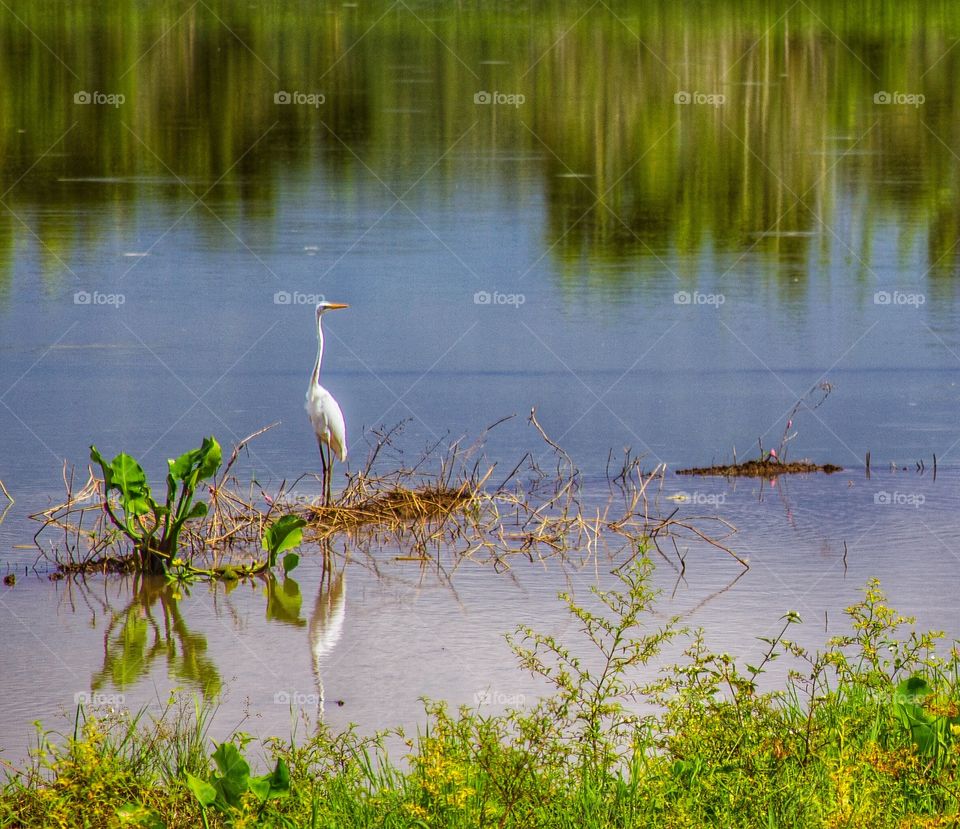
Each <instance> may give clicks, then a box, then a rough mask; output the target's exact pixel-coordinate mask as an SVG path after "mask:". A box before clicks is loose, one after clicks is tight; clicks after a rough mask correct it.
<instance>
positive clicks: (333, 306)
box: [327, 302, 350, 311]
mask: <svg viewBox="0 0 960 829" xmlns="http://www.w3.org/2000/svg"><path fill="white" fill-rule="evenodd" d="M349 307H350V306H349V305H346V304H344V303H342V302H331V303H330V304H329V305H327V310H328V311H337V310H339V309H340V308H349Z"/></svg>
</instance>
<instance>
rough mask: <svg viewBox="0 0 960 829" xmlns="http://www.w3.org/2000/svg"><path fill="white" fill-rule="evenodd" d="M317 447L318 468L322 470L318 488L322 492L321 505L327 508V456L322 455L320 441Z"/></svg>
mask: <svg viewBox="0 0 960 829" xmlns="http://www.w3.org/2000/svg"><path fill="white" fill-rule="evenodd" d="M317 446H319V447H320V468H321V470H322V474H321V478H320V486H321V488H322V492H323V495H322V499H323V505H324V506H328V504H329V501H328V500H327V475H328V472H327V456H326V455H325V454H324V451H323V443H322V441H317Z"/></svg>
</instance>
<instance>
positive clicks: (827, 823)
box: [0, 547, 960, 829]
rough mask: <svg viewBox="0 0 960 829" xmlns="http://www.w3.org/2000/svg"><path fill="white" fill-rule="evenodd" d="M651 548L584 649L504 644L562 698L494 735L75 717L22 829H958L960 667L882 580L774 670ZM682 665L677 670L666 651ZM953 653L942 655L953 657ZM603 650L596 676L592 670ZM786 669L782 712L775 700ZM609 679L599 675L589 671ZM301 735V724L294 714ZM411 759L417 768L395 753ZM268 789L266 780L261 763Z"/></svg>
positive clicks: (455, 727) (579, 644)
mask: <svg viewBox="0 0 960 829" xmlns="http://www.w3.org/2000/svg"><path fill="white" fill-rule="evenodd" d="M648 551H649V548H648V547H643V548H642V549H641V550H640V554H639V555H638V556H637V557H636V558H635V559H634V561H633V562H632V563H631V564H630V565H629V566H628V567H626V568H623V569H622V570H621V571H620V573H619V584H618V586H617V588H616V589H614V590H610V591H605V592H600V591H598V590H593V595H590V596H577V597H572V596H569V595H563V594H561V596H560V599H561V601H563V602H564V603H565V604H566V606H567V609H568V611H569V612H570V614H572V616H573V617H574V618H575V619H576V622H577V628H578V633H577V634H571V635H570V638H574V637H575V638H577V639H578V640H579V641H576V642H572V641H564V642H561V641H559V640H557V639H555V638H553V637H552V636H548V635H544V634H542V633H539V632H537V631H535V630H532V629H530V628H528V627H519V628H517V629H516V630H515V631H514V632H513V633H512V634H510V635H508V637H507V639H508V641H509V643H510V645H511V648H512V650H513V652H514V654H515V657H516V658H517V661H518V664H519V666H520V668H521V669H523V670H525V671H527V672H530V673H532V674H533V675H535V676H538V677H540V678H541V679H542V680H543V681H544V683H545V686H546V687H547V689H548V690H547V693H545V695H544V696H543V697H542V698H540V699H539V700H537V701H536V702H534V703H532V704H531V705H529V706H525V707H519V708H516V709H508V710H507V711H505V712H504V713H499V714H493V715H486V714H483V713H482V712H481V710H480V708H479V706H478V707H476V708H468V707H462V708H460V709H458V710H453V709H451V708H450V707H449V706H447V705H445V704H444V703H441V702H435V701H425V709H426V724H425V726H424V727H423V728H422V729H421V730H420V732H419V733H418V734H417V735H415V736H411V737H408V736H406V735H404V734H403V733H402V732H401V731H393V732H383V733H381V734H377V735H373V736H370V737H364V736H361V735H359V734H357V733H356V732H355V730H353V729H352V728H351V729H348V730H346V731H345V732H343V733H339V734H336V733H333V732H332V731H330V730H329V729H328V728H327V727H325V726H324V725H323V724H320V725H319V727H318V730H317V732H316V733H315V734H314V735H313V736H311V737H310V738H309V739H305V740H300V741H298V740H297V739H296V736H295V733H294V737H292V738H291V739H288V740H284V739H279V738H277V739H271V740H267V741H265V742H264V743H263V744H262V745H259V746H255V745H253V744H252V743H253V740H252V738H251V737H250V736H249V735H246V734H243V733H240V732H238V733H235V734H234V735H232V736H231V737H230V738H229V739H227V740H226V741H225V742H224V743H221V744H219V745H215V744H213V743H212V741H210V740H209V739H208V737H207V731H208V728H209V725H210V720H211V717H212V715H213V708H212V707H211V706H210V705H209V704H208V703H199V702H195V703H194V704H193V706H191V705H189V704H188V703H187V702H186V701H185V700H183V699H181V700H180V701H179V702H175V701H173V700H171V702H170V704H169V705H168V707H167V708H166V709H164V710H163V711H162V712H161V713H160V714H159V715H156V714H149V713H148V712H147V711H146V710H141V711H140V712H137V713H134V714H131V713H129V712H125V711H119V712H117V711H87V710H85V709H84V708H83V707H80V708H78V710H77V716H76V725H75V729H74V733H73V734H72V735H70V736H68V737H65V738H64V737H61V738H60V739H57V736H58V735H56V734H54V733H52V732H47V731H43V730H41V729H40V726H39V725H38V746H37V749H36V751H35V752H34V754H33V757H32V760H31V762H30V763H29V764H28V765H27V766H26V767H24V768H10V767H9V764H8V768H7V769H6V772H7V780H6V782H5V783H4V784H3V786H2V788H0V826H3V827H41V826H42V827H51V826H57V827H80V826H83V827H117V826H140V827H150V829H160V827H168V829H174V827H195V826H201V825H202V826H205V827H220V826H232V827H240V826H263V827H332V826H388V827H401V826H403V827H407V826H416V827H434V826H437V827H440V826H443V827H448V826H449V827H475V826H491V827H493V826H496V827H510V826H516V827H530V826H544V827H552V826H557V827H560V826H563V827H570V826H583V827H601V826H603V827H606V826H624V827H633V826H670V827H700V826H728V827H729V826H738V827H739V826H742V827H757V826H803V827H808V826H810V827H813V826H816V827H842V826H870V827H899V828H900V829H903V828H904V827H946V826H955V825H956V824H957V821H958V820H960V809H958V799H960V777H958V771H960V743H958V738H960V716H958V711H960V708H958V705H960V651H958V648H957V643H953V644H952V645H951V646H950V648H949V653H948V654H942V653H940V654H938V653H937V650H936V646H937V644H938V642H940V640H941V639H942V638H943V634H942V633H938V632H929V633H920V632H918V631H916V630H914V629H913V627H912V625H913V620H912V619H910V618H907V617H904V616H901V615H900V614H898V613H897V612H896V611H895V610H893V609H891V608H890V607H888V606H887V605H886V602H885V598H884V594H883V593H882V591H881V589H880V586H879V584H878V583H877V582H876V581H871V582H869V583H868V585H867V587H866V592H865V596H864V598H863V599H862V601H860V602H859V603H857V604H855V605H854V606H852V607H850V608H848V609H847V615H848V620H849V632H848V633H846V634H845V635H842V636H838V637H835V638H833V639H830V640H829V642H828V643H827V644H826V646H825V647H824V649H823V650H821V651H818V652H809V651H807V650H805V649H803V648H802V647H800V646H799V645H797V644H796V643H794V642H792V641H791V640H790V638H789V633H790V630H791V628H792V627H793V626H794V625H797V624H800V621H801V620H800V618H799V616H797V614H796V613H793V612H788V613H787V614H786V615H784V616H783V617H782V619H781V622H782V624H781V626H780V629H779V632H778V633H777V634H776V635H775V636H771V637H769V638H763V639H762V641H763V642H764V643H765V644H764V648H765V653H764V655H763V657H762V659H761V660H760V661H759V663H758V664H757V665H750V664H741V663H740V662H738V661H737V660H736V659H734V658H733V657H731V656H730V655H728V654H726V653H714V652H712V651H711V650H710V649H709V648H708V646H707V644H706V642H705V639H704V632H703V631H702V630H693V631H691V630H687V629H684V628H682V627H680V626H679V624H678V621H677V620H676V619H670V620H667V621H666V622H664V621H662V617H659V616H656V615H654V609H655V602H656V594H655V593H654V591H653V590H652V589H651V588H650V586H649V582H650V576H651V573H652V568H653V564H652V562H651V560H650V558H649V557H648V555H647V553H648ZM675 642H680V643H682V644H685V650H684V653H683V657H682V658H681V659H680V660H679V661H678V662H676V663H675V664H671V665H665V666H660V667H659V668H657V666H658V662H659V660H658V656H659V654H660V651H661V648H662V647H663V646H664V645H666V644H668V643H675ZM941 644H942V643H941ZM584 646H585V647H586V649H587V651H589V653H590V655H591V658H590V659H581V658H579V657H578V656H574V655H573V654H574V653H578V654H579V653H581V652H585V651H584V650H583V648H584ZM777 659H782V660H784V661H785V662H788V663H789V668H790V671H789V674H788V677H787V679H786V680H785V681H784V683H783V684H782V685H781V686H780V687H779V688H778V690H774V691H762V690H761V689H760V687H759V684H758V680H759V679H760V677H761V676H762V675H763V674H764V673H765V672H766V671H767V669H768V668H769V667H770V666H771V664H772V663H773V662H774V661H775V660H777ZM588 665H589V666H591V667H587V666H588ZM291 715H292V716H295V713H294V711H293V710H291ZM390 737H393V738H400V739H402V740H403V741H404V744H405V746H406V749H407V754H406V755H405V756H403V757H397V756H396V755H395V754H394V755H389V756H388V754H387V751H386V749H385V748H384V742H385V740H386V739H388V738H390ZM253 758H258V759H257V760H256V761H255V765H257V766H262V767H263V768H264V769H265V770H266V773H263V774H260V775H254V773H253V771H252V770H251V768H250V765H249V763H248V759H253Z"/></svg>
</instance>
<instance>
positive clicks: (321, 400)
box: [306, 302, 350, 505]
mask: <svg viewBox="0 0 960 829" xmlns="http://www.w3.org/2000/svg"><path fill="white" fill-rule="evenodd" d="M349 307H350V306H349V305H344V304H343V303H342V302H321V303H319V304H318V305H317V361H316V362H315V363H314V364H313V373H312V374H311V375H310V387H309V388H308V389H307V403H306V409H307V414H308V415H310V423H311V424H312V426H313V431H314V434H315V435H316V436H317V446H318V447H319V449H320V464H321V466H322V467H323V503H324V504H325V505H326V504H329V503H330V487H331V481H332V479H333V459H334V457H337V458H339V459H340V461H341V462H342V461H345V460H346V459H347V426H346V424H345V423H344V421H343V412H342V411H340V404H339V403H337V401H336V399H335V398H334V396H333V395H332V394H330V392H328V391H327V390H326V389H325V388H324V387H323V386H321V385H320V362H321V360H323V315H324V314H325V313H326V312H327V311H335V310H337V309H338V308H349Z"/></svg>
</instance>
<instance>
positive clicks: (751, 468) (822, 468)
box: [677, 460, 843, 478]
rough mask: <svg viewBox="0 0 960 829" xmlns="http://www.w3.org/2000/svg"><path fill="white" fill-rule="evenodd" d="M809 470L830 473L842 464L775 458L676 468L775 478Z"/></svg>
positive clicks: (685, 471)
mask: <svg viewBox="0 0 960 829" xmlns="http://www.w3.org/2000/svg"><path fill="white" fill-rule="evenodd" d="M809 472H824V473H826V474H827V475H832V474H833V473H834V472H843V467H842V466H835V465H834V464H832V463H824V464H819V463H813V461H790V462H789V463H785V462H781V461H777V460H762V461H756V460H754V461H744V462H743V463H731V464H724V465H722V466H702V467H693V468H691V469H678V470H677V475H703V476H707V475H715V476H718V475H722V476H723V477H726V478H776V477H778V476H780V475H799V474H804V473H809Z"/></svg>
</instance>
